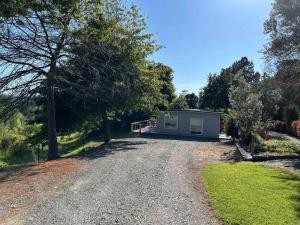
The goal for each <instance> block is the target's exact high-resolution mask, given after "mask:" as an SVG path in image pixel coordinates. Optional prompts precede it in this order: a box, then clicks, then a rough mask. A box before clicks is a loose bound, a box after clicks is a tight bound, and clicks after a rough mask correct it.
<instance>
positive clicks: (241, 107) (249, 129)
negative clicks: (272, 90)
mask: <svg viewBox="0 0 300 225" xmlns="http://www.w3.org/2000/svg"><path fill="white" fill-rule="evenodd" d="M234 83H235V84H234V85H233V86H232V88H231V90H230V103H231V107H232V111H233V113H234V115H235V120H236V124H237V127H238V130H239V136H240V138H241V141H242V142H243V143H245V144H249V143H250V141H251V139H252V135H253V134H254V133H256V130H257V129H258V128H260V127H261V115H262V104H261V101H260V95H258V94H256V93H255V92H253V89H252V87H251V86H250V84H249V83H247V82H246V80H245V79H244V78H243V77H242V76H237V77H236V79H235V80H234Z"/></svg>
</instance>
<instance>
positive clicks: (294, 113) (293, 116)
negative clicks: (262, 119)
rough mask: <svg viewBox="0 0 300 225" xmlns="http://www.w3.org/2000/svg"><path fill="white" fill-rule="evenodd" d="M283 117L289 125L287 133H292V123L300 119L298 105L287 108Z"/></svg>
mask: <svg viewBox="0 0 300 225" xmlns="http://www.w3.org/2000/svg"><path fill="white" fill-rule="evenodd" d="M283 117H284V119H285V121H286V124H287V131H288V132H292V129H291V125H292V122H293V121H295V120H298V119H299V109H298V107H297V106H296V105H289V106H286V107H285V108H284V110H283Z"/></svg>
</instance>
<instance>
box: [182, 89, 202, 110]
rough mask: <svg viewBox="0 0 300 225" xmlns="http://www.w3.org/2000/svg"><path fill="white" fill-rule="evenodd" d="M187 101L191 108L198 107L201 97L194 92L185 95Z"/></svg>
mask: <svg viewBox="0 0 300 225" xmlns="http://www.w3.org/2000/svg"><path fill="white" fill-rule="evenodd" d="M185 99H186V103H187V105H188V107H189V108H190V109H196V108H197V107H198V103H199V98H198V96H197V95H195V94H194V93H191V94H186V95H185Z"/></svg>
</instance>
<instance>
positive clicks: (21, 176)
mask: <svg viewBox="0 0 300 225" xmlns="http://www.w3.org/2000/svg"><path fill="white" fill-rule="evenodd" d="M83 168H84V166H83V165H82V164H81V163H79V161H78V160H76V159H73V158H69V159H60V160H54V161H48V162H44V163H40V164H35V165H31V166H27V167H24V168H21V169H18V170H16V171H6V172H2V173H0V203H1V204H0V224H3V225H4V224H5V225H10V224H17V225H18V224H22V218H23V216H24V215H25V213H26V212H27V211H28V210H29V209H30V208H31V207H32V206H33V205H34V204H35V203H37V202H39V201H41V200H43V199H46V198H48V197H49V196H51V195H53V194H54V193H55V192H57V191H58V190H59V189H61V188H63V187H64V185H66V183H67V181H65V180H64V179H63V178H64V177H65V176H67V175H68V174H70V173H72V172H74V171H78V170H82V169H83Z"/></svg>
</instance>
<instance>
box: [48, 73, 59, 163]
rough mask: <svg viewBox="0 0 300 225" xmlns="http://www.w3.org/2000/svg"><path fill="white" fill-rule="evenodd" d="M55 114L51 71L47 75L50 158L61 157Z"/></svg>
mask: <svg viewBox="0 0 300 225" xmlns="http://www.w3.org/2000/svg"><path fill="white" fill-rule="evenodd" d="M55 116H56V115H55V100H54V80H53V73H51V72H50V73H49V75H48V77H47V128H48V148H49V149H48V160H52V159H57V158H59V155H58V146H57V135H56V118H55Z"/></svg>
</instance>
